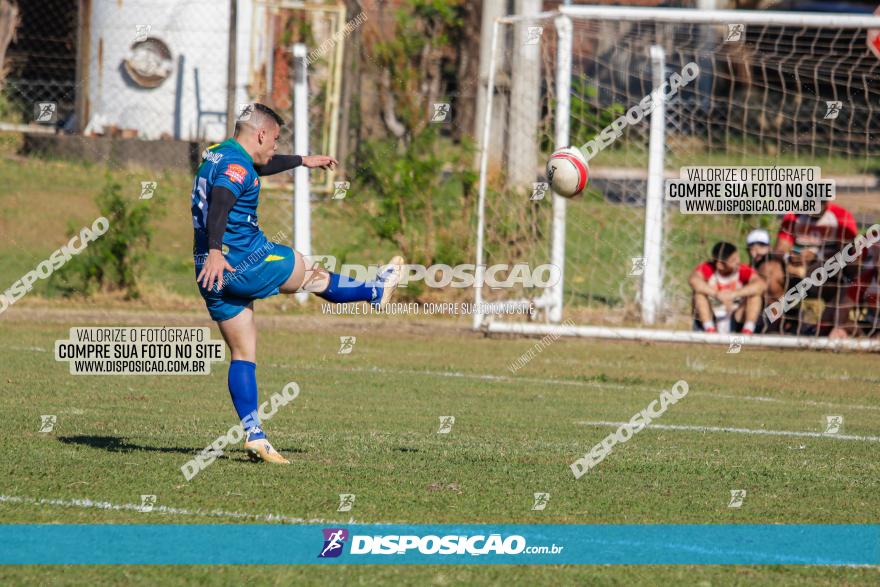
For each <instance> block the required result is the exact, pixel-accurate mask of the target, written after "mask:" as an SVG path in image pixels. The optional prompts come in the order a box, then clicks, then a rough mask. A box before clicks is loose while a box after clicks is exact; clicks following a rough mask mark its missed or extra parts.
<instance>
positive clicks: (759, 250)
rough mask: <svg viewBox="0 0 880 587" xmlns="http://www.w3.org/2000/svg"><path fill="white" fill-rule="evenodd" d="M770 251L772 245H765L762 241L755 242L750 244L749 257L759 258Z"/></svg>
mask: <svg viewBox="0 0 880 587" xmlns="http://www.w3.org/2000/svg"><path fill="white" fill-rule="evenodd" d="M769 252H770V247H769V246H768V245H763V244H761V243H755V244H753V245H749V257H750V258H752V259H757V258H758V257H763V256H764V255H766V254H767V253H769Z"/></svg>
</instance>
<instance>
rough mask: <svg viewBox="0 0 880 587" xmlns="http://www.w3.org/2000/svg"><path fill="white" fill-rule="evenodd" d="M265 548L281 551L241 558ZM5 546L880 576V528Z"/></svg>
mask: <svg viewBox="0 0 880 587" xmlns="http://www.w3.org/2000/svg"><path fill="white" fill-rule="evenodd" d="M316 521H317V520H316ZM255 540H258V541H260V542H261V543H263V544H271V545H274V546H273V547H272V548H258V549H235V548H229V545H230V544H241V543H243V542H246V541H250V542H253V541H255ZM0 541H2V542H0V543H2V544H3V548H0V564H16V565H25V564H127V565H137V564H166V565H167V564H249V565H265V564H275V565H292V564H379V565H387V564H420V565H424V564H533V565H542V564H579V565H584V564H587V565H609V564H612V565H614V564H626V565H633V564H638V565H659V564H663V565H670V564H687V565H719V564H722V565H780V564H786V565H878V564H880V548H878V547H880V525H876V524H870V525H869V524H860V525H857V524H826V525H785V524H720V525H719V524H686V525H678V524H657V525H614V524H589V525H588V524H583V525H567V524H560V525H494V524H469V525H390V524H388V525H386V524H383V525H377V524H357V523H350V524H344V523H336V524H333V523H332V522H330V523H325V524H322V525H312V524H309V525H301V526H299V525H289V524H191V525H173V524H150V525H147V524H144V525H121V524H104V525H97V524H94V525H75V524H39V525H36V524H34V525H31V524H14V525H13V524H10V525H0Z"/></svg>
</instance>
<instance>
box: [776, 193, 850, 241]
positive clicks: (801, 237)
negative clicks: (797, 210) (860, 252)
mask: <svg viewBox="0 0 880 587" xmlns="http://www.w3.org/2000/svg"><path fill="white" fill-rule="evenodd" d="M857 234H858V228H857V227H856V220H855V218H853V215H852V214H850V212H849V210H847V209H846V208H841V207H840V206H838V205H837V204H834V203H833V202H832V203H829V204H828V207H827V208H826V209H825V212H824V213H823V214H820V215H818V216H811V215H809V214H793V213H791V212H789V213H788V214H786V215H785V216H783V217H782V226H781V227H780V228H779V234H778V235H777V238H778V239H779V240H780V241H788V242H790V243H794V244H796V245H798V246H802V247H814V248H816V249H818V248H820V247H822V246H823V245H824V244H825V243H829V242H831V243H840V244H845V243H848V242H851V241H852V240H853V239H854V238H855V237H856V235H857Z"/></svg>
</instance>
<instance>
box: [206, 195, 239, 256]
mask: <svg viewBox="0 0 880 587" xmlns="http://www.w3.org/2000/svg"><path fill="white" fill-rule="evenodd" d="M235 200H236V197H235V194H233V193H232V192H231V191H230V190H229V189H228V188H224V187H220V186H214V187H213V188H211V205H210V206H208V221H207V223H206V226H205V228H206V229H207V232H208V249H222V247H223V235H224V233H225V232H226V222H227V221H228V220H229V211H230V210H232V206H233V205H234V204H235Z"/></svg>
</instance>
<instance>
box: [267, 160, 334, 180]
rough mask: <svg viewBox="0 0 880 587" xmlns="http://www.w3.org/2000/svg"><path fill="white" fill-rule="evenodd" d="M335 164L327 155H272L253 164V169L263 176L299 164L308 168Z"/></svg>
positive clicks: (330, 167) (327, 166) (326, 167)
mask: <svg viewBox="0 0 880 587" xmlns="http://www.w3.org/2000/svg"><path fill="white" fill-rule="evenodd" d="M337 164H338V163H337V161H336V159H334V158H333V157H329V156H327V155H305V156H300V155H274V156H273V157H272V158H271V159H269V162H268V163H266V164H265V165H254V171H256V172H257V175H260V176H263V175H274V174H276V173H281V172H282V171H289V170H291V169H293V168H294V167H299V166H300V165H303V166H305V167H309V168H315V167H321V168H323V169H328V168H329V169H332V168H333V166H334V165H337Z"/></svg>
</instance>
